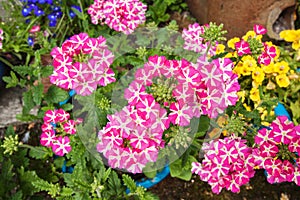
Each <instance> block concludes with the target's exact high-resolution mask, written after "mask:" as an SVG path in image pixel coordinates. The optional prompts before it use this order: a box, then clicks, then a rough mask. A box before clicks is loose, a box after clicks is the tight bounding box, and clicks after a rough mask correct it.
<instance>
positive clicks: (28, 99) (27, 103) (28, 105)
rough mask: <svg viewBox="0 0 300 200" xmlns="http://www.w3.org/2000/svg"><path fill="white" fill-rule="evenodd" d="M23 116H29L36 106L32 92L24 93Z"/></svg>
mask: <svg viewBox="0 0 300 200" xmlns="http://www.w3.org/2000/svg"><path fill="white" fill-rule="evenodd" d="M23 104H24V106H23V114H29V112H30V110H31V109H32V108H33V107H34V106H35V103H34V100H33V95H32V91H31V90H28V91H26V92H23Z"/></svg>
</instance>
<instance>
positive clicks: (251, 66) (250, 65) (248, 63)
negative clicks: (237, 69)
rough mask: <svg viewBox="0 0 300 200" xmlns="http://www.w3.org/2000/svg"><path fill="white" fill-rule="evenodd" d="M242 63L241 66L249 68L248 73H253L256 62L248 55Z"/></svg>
mask: <svg viewBox="0 0 300 200" xmlns="http://www.w3.org/2000/svg"><path fill="white" fill-rule="evenodd" d="M242 61H243V65H244V66H245V67H247V68H249V70H250V71H253V70H254V69H255V68H256V67H257V64H256V60H255V59H254V58H253V57H252V56H250V55H247V56H244V57H243V58H242Z"/></svg>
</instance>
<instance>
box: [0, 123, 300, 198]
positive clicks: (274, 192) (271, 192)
mask: <svg viewBox="0 0 300 200" xmlns="http://www.w3.org/2000/svg"><path fill="white" fill-rule="evenodd" d="M14 129H15V131H16V133H17V134H19V135H20V136H21V137H20V138H21V139H22V138H24V136H25V135H26V133H28V132H30V133H31V134H32V136H35V137H36V136H37V134H38V124H34V123H31V124H21V125H15V126H14ZM4 132H5V128H0V135H1V136H3V134H4ZM37 142H38V141H31V142H30V143H31V144H32V145H37ZM149 190H150V191H151V192H152V193H154V194H156V195H157V196H158V197H159V198H160V199H161V200H201V199H203V200H260V199H267V200H277V199H278V200H279V199H280V200H297V199H299V200H300V187H299V186H296V185H295V184H294V183H282V184H274V185H271V184H269V183H268V182H267V181H266V178H265V176H264V173H263V171H262V170H259V171H257V173H256V175H255V177H254V178H252V179H251V181H250V184H248V185H247V186H243V187H242V188H241V192H240V193H239V194H234V193H231V192H228V191H226V190H223V191H222V192H221V194H219V195H215V194H213V193H212V191H211V188H210V186H209V185H208V184H207V183H204V182H202V181H200V180H199V177H198V176H196V175H194V176H193V177H192V180H191V181H189V182H186V181H182V180H179V179H177V178H172V177H171V176H168V177H167V178H165V179H164V180H163V181H162V182H160V183H159V184H157V185H155V186H154V187H152V188H151V189H149Z"/></svg>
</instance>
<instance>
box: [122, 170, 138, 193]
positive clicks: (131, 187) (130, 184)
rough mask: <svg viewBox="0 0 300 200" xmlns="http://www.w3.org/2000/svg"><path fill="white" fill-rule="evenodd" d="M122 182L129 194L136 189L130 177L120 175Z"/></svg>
mask: <svg viewBox="0 0 300 200" xmlns="http://www.w3.org/2000/svg"><path fill="white" fill-rule="evenodd" d="M122 180H123V182H124V185H126V186H127V188H128V189H129V190H130V192H131V193H134V192H135V190H136V188H137V186H136V184H135V182H134V180H133V179H132V178H131V177H130V176H128V175H127V174H123V175H122Z"/></svg>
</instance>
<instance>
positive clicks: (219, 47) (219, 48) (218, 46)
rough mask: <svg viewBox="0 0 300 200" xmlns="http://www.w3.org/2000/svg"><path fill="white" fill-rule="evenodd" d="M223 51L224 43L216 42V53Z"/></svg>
mask: <svg viewBox="0 0 300 200" xmlns="http://www.w3.org/2000/svg"><path fill="white" fill-rule="evenodd" d="M224 51H225V45H224V44H218V45H217V50H216V54H219V53H223V52H224Z"/></svg>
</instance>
